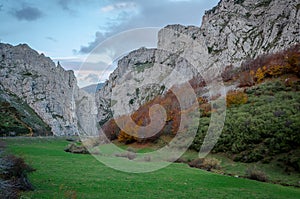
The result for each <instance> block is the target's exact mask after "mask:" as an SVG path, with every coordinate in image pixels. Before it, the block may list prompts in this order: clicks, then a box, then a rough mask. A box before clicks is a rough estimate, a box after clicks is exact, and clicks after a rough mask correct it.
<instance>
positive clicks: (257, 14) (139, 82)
mask: <svg viewBox="0 0 300 199" xmlns="http://www.w3.org/2000/svg"><path fill="white" fill-rule="evenodd" d="M299 9H300V3H299V2H298V1H292V0H288V1H287V0H221V1H220V3H219V4H218V5H217V6H216V7H214V8H213V9H211V10H209V11H207V12H206V13H205V15H204V16H203V20H202V25H201V27H195V26H188V27H185V26H182V25H168V26H166V27H165V28H163V29H162V30H160V31H159V34H158V47H157V49H145V48H141V49H138V50H136V51H133V52H131V53H129V54H128V55H127V56H125V57H123V58H122V59H121V60H119V62H118V67H117V69H116V70H115V71H114V72H113V73H112V74H111V76H110V78H109V80H108V81H107V82H106V83H105V85H104V87H103V88H102V89H101V90H100V92H98V94H97V97H96V101H97V106H98V120H99V121H100V124H103V123H105V122H106V121H107V120H108V119H109V118H110V117H112V116H113V115H115V116H117V115H121V114H128V113H130V112H133V111H135V110H137V109H138V107H139V106H140V105H142V104H144V103H146V102H147V101H149V100H151V99H152V98H154V97H155V96H157V95H159V94H163V93H164V92H165V91H166V90H167V89H169V88H170V87H171V86H172V85H174V84H180V83H182V82H184V80H185V81H187V80H189V79H192V78H193V77H195V76H202V77H204V78H205V79H206V80H208V81H209V80H210V79H212V78H215V77H217V76H218V75H220V73H221V72H222V71H223V69H224V68H225V67H226V66H228V65H233V66H235V67H239V66H240V65H241V63H242V62H243V61H245V60H247V59H253V58H255V57H257V56H258V55H261V54H263V53H272V52H276V51H280V50H283V49H285V48H288V47H289V46H291V45H294V44H296V43H299V42H300V36H299V30H300V21H299V18H300V12H299ZM201 93H202V94H203V93H205V90H203V91H201V92H200V94H201ZM198 94H199V93H198ZM116 112H118V113H116Z"/></svg>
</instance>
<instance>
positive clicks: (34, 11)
mask: <svg viewBox="0 0 300 199" xmlns="http://www.w3.org/2000/svg"><path fill="white" fill-rule="evenodd" d="M12 15H13V16H15V17H16V18H17V19H19V20H26V21H34V20H37V19H39V18H41V17H42V16H43V13H42V12H41V11H40V10H39V9H38V8H35V7H31V6H23V7H22V8H21V9H18V10H16V11H13V12H12Z"/></svg>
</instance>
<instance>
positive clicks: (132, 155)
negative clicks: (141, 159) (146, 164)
mask: <svg viewBox="0 0 300 199" xmlns="http://www.w3.org/2000/svg"><path fill="white" fill-rule="evenodd" d="M115 156H116V157H122V158H128V159H129V160H133V159H135V158H136V157H137V155H136V153H135V152H127V153H117V154H115Z"/></svg>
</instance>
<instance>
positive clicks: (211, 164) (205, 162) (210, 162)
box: [188, 158, 221, 171]
mask: <svg viewBox="0 0 300 199" xmlns="http://www.w3.org/2000/svg"><path fill="white" fill-rule="evenodd" d="M220 163H221V162H220V160H217V159H216V158H197V159H195V160H193V161H191V162H190V163H188V164H189V166H190V167H195V168H199V169H204V170H207V171H211V170H212V169H221V166H220Z"/></svg>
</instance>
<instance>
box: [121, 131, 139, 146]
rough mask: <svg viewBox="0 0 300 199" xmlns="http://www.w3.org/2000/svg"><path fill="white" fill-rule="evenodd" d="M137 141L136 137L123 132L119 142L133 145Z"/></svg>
mask: <svg viewBox="0 0 300 199" xmlns="http://www.w3.org/2000/svg"><path fill="white" fill-rule="evenodd" d="M136 140H137V138H136V137H134V136H132V135H128V134H127V133H125V132H124V131H121V132H120V133H119V135H118V141H119V142H122V143H125V144H130V143H133V142H135V141H136Z"/></svg>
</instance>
